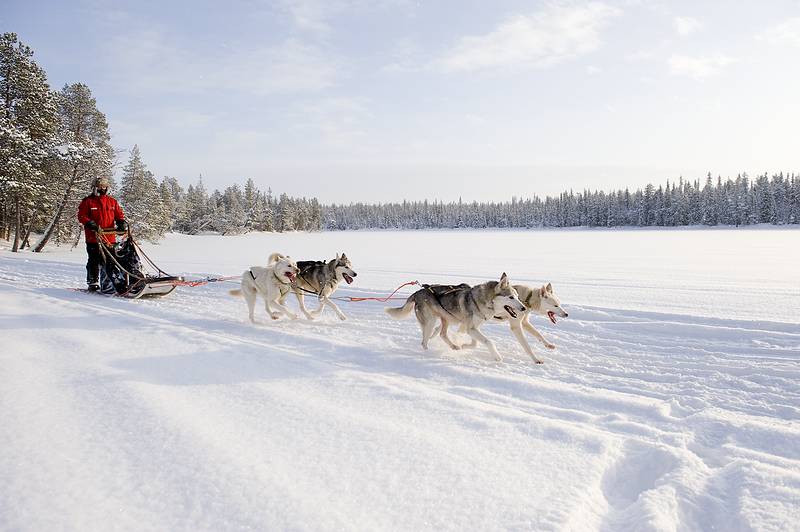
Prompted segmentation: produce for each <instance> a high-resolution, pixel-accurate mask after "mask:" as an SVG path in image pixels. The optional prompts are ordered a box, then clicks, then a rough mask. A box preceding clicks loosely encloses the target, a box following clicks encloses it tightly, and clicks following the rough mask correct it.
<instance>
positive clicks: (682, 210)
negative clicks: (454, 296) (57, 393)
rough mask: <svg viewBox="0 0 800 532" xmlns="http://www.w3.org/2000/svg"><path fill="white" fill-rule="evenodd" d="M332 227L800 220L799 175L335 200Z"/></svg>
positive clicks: (329, 212)
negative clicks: (467, 197)
mask: <svg viewBox="0 0 800 532" xmlns="http://www.w3.org/2000/svg"><path fill="white" fill-rule="evenodd" d="M323 217H324V220H325V229H329V230H333V229H339V230H345V229H366V228H397V229H427V228H437V229H439V228H442V229H444V228H458V227H469V228H495V227H497V228H504V227H519V228H525V227H578V226H587V227H621V226H635V227H645V226H665V227H670V226H682V225H733V226H740V225H751V224H759V223H766V224H774V225H784V224H797V223H800V175H796V174H790V175H784V174H776V175H773V176H772V177H771V178H770V177H768V176H767V174H764V175H761V176H759V177H757V178H756V179H753V180H751V179H750V178H749V177H748V176H747V175H746V174H743V175H739V176H737V177H736V179H735V180H733V179H726V180H725V181H723V180H722V178H721V177H717V178H716V179H713V178H712V176H711V174H708V175H707V176H706V179H705V182H704V184H703V185H702V186H701V182H700V181H699V180H697V181H694V182H691V181H687V180H684V179H682V178H680V179H678V181H677V182H673V183H670V182H667V183H666V184H665V185H660V186H659V187H658V188H656V187H655V186H654V185H652V184H649V185H647V186H646V187H645V188H644V189H643V190H642V189H637V190H636V191H634V192H631V191H630V190H628V189H625V190H617V191H615V192H614V191H612V192H604V191H588V190H585V191H583V192H578V193H575V192H573V191H568V192H563V193H561V194H560V195H559V196H558V197H550V196H547V197H546V198H544V199H542V198H539V197H537V196H534V197H533V198H523V199H518V198H512V200H511V201H510V202H501V203H478V202H469V203H467V202H463V201H458V202H450V203H442V202H428V201H422V202H419V201H417V202H403V203H389V204H384V205H366V204H361V203H359V204H354V205H338V206H337V205H332V206H330V207H325V208H324V209H323Z"/></svg>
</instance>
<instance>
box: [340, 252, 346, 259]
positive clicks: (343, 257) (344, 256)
mask: <svg viewBox="0 0 800 532" xmlns="http://www.w3.org/2000/svg"><path fill="white" fill-rule="evenodd" d="M341 259H342V260H347V255H345V254H344V251H342V256H341Z"/></svg>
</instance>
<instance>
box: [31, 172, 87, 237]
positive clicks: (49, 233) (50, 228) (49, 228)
mask: <svg viewBox="0 0 800 532" xmlns="http://www.w3.org/2000/svg"><path fill="white" fill-rule="evenodd" d="M77 175H78V170H77V168H75V169H74V170H73V171H72V179H71V180H70V182H69V185H68V186H67V190H66V192H64V199H63V200H61V205H59V206H58V209H57V210H56V213H55V215H54V216H53V219H52V220H51V221H50V224H49V225H48V226H47V229H46V230H45V232H44V234H43V235H42V238H41V239H40V240H39V242H38V243H37V244H36V247H35V248H33V251H34V253H39V252H41V251H42V250H43V249H44V247H45V245H47V241H48V240H50V237H51V236H53V231H54V230H55V228H56V227H57V226H58V222H59V221H60V220H61V214H62V213H63V212H64V207H66V206H67V203H69V200H70V196H72V189H73V188H74V186H75V180H76V177H77Z"/></svg>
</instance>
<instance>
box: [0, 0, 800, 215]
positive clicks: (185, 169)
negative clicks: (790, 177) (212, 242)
mask: <svg viewBox="0 0 800 532" xmlns="http://www.w3.org/2000/svg"><path fill="white" fill-rule="evenodd" d="M0 31H13V32H16V33H17V34H18V35H19V38H20V40H22V41H23V42H24V43H26V44H28V45H29V46H31V47H32V48H33V50H34V51H35V59H36V60H37V62H38V63H39V64H40V65H41V66H42V67H43V68H44V69H45V70H46V72H47V74H48V80H49V82H50V84H51V86H52V87H53V88H60V87H62V86H63V85H64V84H65V83H74V82H83V83H86V84H87V85H88V86H89V87H90V88H91V90H92V92H93V94H94V96H95V97H96V99H97V102H98V107H99V108H100V110H101V111H103V112H104V113H105V114H106V116H107V117H108V120H109V124H110V127H111V135H112V142H113V144H114V146H115V148H117V149H118V150H120V156H119V157H120V166H122V165H124V162H125V161H126V160H127V157H128V154H127V151H128V150H130V148H131V147H132V146H133V145H134V144H138V145H139V148H140V150H141V153H142V157H143V159H144V162H145V163H146V164H147V166H148V168H149V169H150V170H151V171H153V173H154V174H155V175H156V176H158V177H159V178H160V177H162V176H173V177H177V178H178V180H179V181H180V182H181V183H182V184H183V185H184V186H187V185H188V184H190V183H196V182H197V180H198V178H199V176H200V175H202V178H203V182H204V184H205V185H206V187H207V188H209V189H214V188H219V189H222V188H224V187H226V186H229V185H231V184H233V183H244V182H245V181H246V179H248V178H252V179H253V180H254V181H255V182H256V183H257V184H258V185H259V187H260V188H262V189H266V188H267V187H271V188H272V190H273V191H275V192H278V193H280V192H286V193H288V194H290V195H293V196H306V197H312V196H313V197H317V198H319V199H320V200H321V201H323V202H326V203H330V202H337V203H349V202H351V201H365V202H387V201H400V200H402V199H422V198H428V199H440V200H445V201H449V200H453V199H458V198H459V197H461V198H463V199H464V200H470V201H471V200H478V201H481V200H484V201H489V200H491V201H498V200H508V199H510V198H511V197H512V196H517V197H527V196H532V195H534V194H538V195H547V194H551V195H552V194H557V193H558V192H560V191H562V190H566V189H575V190H582V189H584V188H589V189H617V188H624V187H631V188H636V187H639V186H642V185H644V184H645V183H647V182H656V183H660V182H663V181H664V180H666V179H670V180H672V179H677V178H678V177H679V176H683V177H684V178H688V179H698V178H703V177H704V176H705V175H706V173H707V172H712V174H714V175H722V176H723V177H726V176H734V177H735V175H736V174H738V173H741V172H747V173H748V174H750V175H755V174H759V173H764V172H769V173H773V172H780V171H784V172H797V171H800V160H799V157H798V154H799V153H800V150H798V145H800V98H798V97H797V95H798V94H800V60H799V59H800V2H797V1H796V0H774V1H768V2H761V1H749V2H748V1H737V2H729V1H713V0H710V1H703V2H696V1H688V2H684V1H659V0H654V1H644V0H641V1H636V0H627V1H598V2H577V1H568V2H563V1H543V2H536V1H495V2H485V1H472V0H456V1H450V0H440V1H435V2H424V1H411V0H374V1H367V0H298V1H292V0H279V1H257V0H251V1H237V0H233V1H228V2H206V1H202V0H200V1H192V2H178V1H174V2H162V1H151V0H138V1H136V2H112V1H107V0H73V1H71V2H62V1H60V0H3V7H2V9H0Z"/></svg>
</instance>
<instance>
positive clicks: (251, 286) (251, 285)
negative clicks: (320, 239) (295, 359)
mask: <svg viewBox="0 0 800 532" xmlns="http://www.w3.org/2000/svg"><path fill="white" fill-rule="evenodd" d="M299 271H300V269H299V268H298V267H297V263H295V261H293V260H292V259H291V258H289V257H287V256H284V255H281V254H280V253H273V254H272V255H270V256H269V258H268V259H267V266H266V267H263V266H253V267H252V268H250V269H249V270H245V271H244V273H242V287H241V288H240V289H238V290H231V291H230V294H231V295H233V296H244V299H245V301H246V302H247V308H248V310H249V311H250V321H251V322H253V323H255V322H256V320H255V317H254V316H253V310H254V308H255V306H256V296H258V295H259V294H260V295H261V297H263V298H264V308H265V309H266V311H267V314H269V315H270V317H271V318H272V319H273V320H277V319H278V318H280V315H281V314H284V315H286V316H287V317H289V318H292V319H296V318H297V315H296V314H295V313H293V312H292V311H290V310H289V309H288V308H286V306H285V305H284V302H285V300H286V295H287V294H288V293H289V291H290V290H291V285H292V283H294V282H295V280H296V278H297V274H298V273H299ZM273 306H274V307H275V308H276V309H277V310H273Z"/></svg>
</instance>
